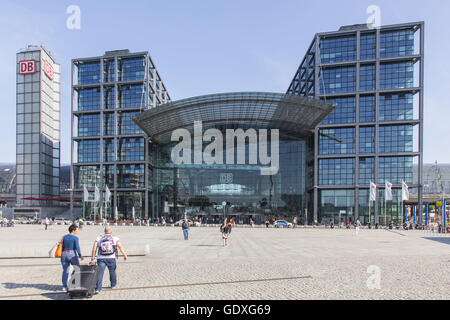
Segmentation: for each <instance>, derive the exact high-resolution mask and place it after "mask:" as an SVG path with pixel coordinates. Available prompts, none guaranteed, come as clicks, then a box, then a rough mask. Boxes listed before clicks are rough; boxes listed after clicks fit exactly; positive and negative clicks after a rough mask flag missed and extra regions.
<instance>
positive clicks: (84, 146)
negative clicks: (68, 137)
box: [78, 140, 100, 162]
mask: <svg viewBox="0 0 450 320" xmlns="http://www.w3.org/2000/svg"><path fill="white" fill-rule="evenodd" d="M99 161H100V140H82V141H80V142H78V162H99Z"/></svg>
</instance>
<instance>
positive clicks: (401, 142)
mask: <svg viewBox="0 0 450 320" xmlns="http://www.w3.org/2000/svg"><path fill="white" fill-rule="evenodd" d="M379 140H380V152H381V153H391V152H412V151H413V126H411V125H404V126H380V134H379Z"/></svg>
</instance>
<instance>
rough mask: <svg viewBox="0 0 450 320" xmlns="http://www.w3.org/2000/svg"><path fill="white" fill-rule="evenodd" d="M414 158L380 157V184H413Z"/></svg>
mask: <svg viewBox="0 0 450 320" xmlns="http://www.w3.org/2000/svg"><path fill="white" fill-rule="evenodd" d="M413 159H414V158H413V157H380V158H379V160H378V161H379V163H378V183H385V182H386V180H387V181H389V182H391V183H394V184H400V183H401V182H402V180H404V181H405V182H406V183H407V184H412V183H413Z"/></svg>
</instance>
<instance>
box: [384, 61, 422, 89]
mask: <svg viewBox="0 0 450 320" xmlns="http://www.w3.org/2000/svg"><path fill="white" fill-rule="evenodd" d="M413 86H414V65H413V63H412V62H394V63H385V64H381V65H380V88H381V90H385V89H404V88H412V87H413Z"/></svg>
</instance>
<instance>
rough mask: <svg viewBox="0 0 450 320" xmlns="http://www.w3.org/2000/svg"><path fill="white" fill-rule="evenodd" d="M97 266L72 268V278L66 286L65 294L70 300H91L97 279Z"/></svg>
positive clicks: (98, 269)
mask: <svg viewBox="0 0 450 320" xmlns="http://www.w3.org/2000/svg"><path fill="white" fill-rule="evenodd" d="M99 272H100V267H99V266H98V265H80V266H74V271H73V273H72V277H71V278H70V281H69V282H68V284H67V294H68V295H69V297H70V298H72V297H75V296H82V297H87V298H92V297H93V295H94V293H95V288H96V286H97V281H98V277H99Z"/></svg>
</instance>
